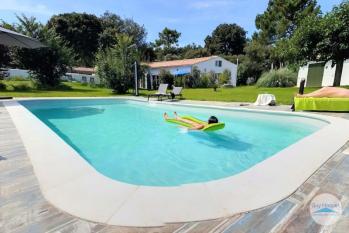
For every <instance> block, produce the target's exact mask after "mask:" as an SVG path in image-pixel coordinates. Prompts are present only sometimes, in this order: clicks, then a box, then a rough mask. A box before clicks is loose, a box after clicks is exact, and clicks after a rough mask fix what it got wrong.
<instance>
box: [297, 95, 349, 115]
mask: <svg viewBox="0 0 349 233" xmlns="http://www.w3.org/2000/svg"><path fill="white" fill-rule="evenodd" d="M294 105H295V109H296V111H328V112H349V98H313V97H309V98H299V97H295V98H294Z"/></svg>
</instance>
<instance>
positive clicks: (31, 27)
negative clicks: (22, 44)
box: [14, 14, 44, 38]
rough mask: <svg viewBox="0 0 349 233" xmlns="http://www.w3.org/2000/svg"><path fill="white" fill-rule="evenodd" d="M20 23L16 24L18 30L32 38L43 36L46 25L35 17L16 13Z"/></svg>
mask: <svg viewBox="0 0 349 233" xmlns="http://www.w3.org/2000/svg"><path fill="white" fill-rule="evenodd" d="M16 18H17V20H18V22H19V23H17V24H15V25H14V27H15V28H16V31H17V32H19V33H22V34H24V35H26V36H29V37H32V38H39V37H42V35H41V33H42V32H43V28H44V25H43V24H42V23H40V22H38V21H37V20H36V18H35V17H27V16H25V15H24V14H22V15H21V16H18V15H16Z"/></svg>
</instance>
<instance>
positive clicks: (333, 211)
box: [309, 193, 342, 226]
mask: <svg viewBox="0 0 349 233" xmlns="http://www.w3.org/2000/svg"><path fill="white" fill-rule="evenodd" d="M309 211H310V214H311V216H312V218H313V219H314V221H315V222H316V223H318V224H320V225H324V226H329V225H332V224H334V223H335V222H337V221H338V219H339V218H340V216H341V215H342V205H341V202H340V201H339V200H338V198H337V197H335V196H334V195H332V194H329V193H322V194H319V195H317V196H316V197H314V198H313V200H312V201H311V203H310V208H309Z"/></svg>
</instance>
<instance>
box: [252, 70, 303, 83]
mask: <svg viewBox="0 0 349 233" xmlns="http://www.w3.org/2000/svg"><path fill="white" fill-rule="evenodd" d="M296 84H297V74H296V73H295V72H292V71H291V70H289V69H287V68H282V69H278V70H271V71H269V72H265V73H263V74H262V76H261V77H260V79H258V81H257V86H258V87H293V86H295V85H296Z"/></svg>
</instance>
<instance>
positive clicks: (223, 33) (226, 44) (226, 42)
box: [205, 23, 246, 55]
mask: <svg viewBox="0 0 349 233" xmlns="http://www.w3.org/2000/svg"><path fill="white" fill-rule="evenodd" d="M245 43H246V31H245V30H244V29H243V28H242V27H240V26H239V25H237V24H235V23H234V24H220V25H219V26H218V27H217V28H216V29H215V30H214V31H213V32H212V35H211V36H207V37H206V39H205V47H206V48H207V49H208V50H209V52H210V53H211V54H217V55H218V54H224V55H237V54H241V53H243V49H244V46H245Z"/></svg>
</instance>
